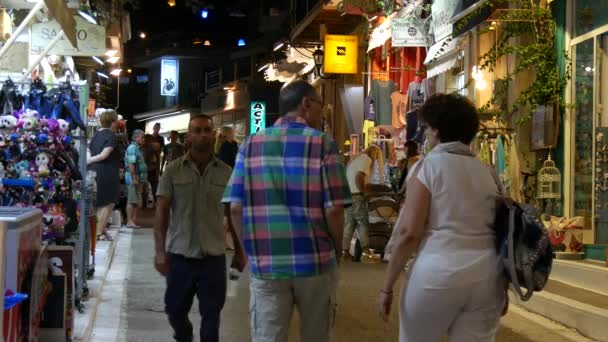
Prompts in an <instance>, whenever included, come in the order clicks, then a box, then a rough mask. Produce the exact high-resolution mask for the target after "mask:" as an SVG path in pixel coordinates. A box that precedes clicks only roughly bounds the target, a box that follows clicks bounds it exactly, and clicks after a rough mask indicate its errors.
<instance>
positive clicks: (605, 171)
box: [590, 33, 608, 243]
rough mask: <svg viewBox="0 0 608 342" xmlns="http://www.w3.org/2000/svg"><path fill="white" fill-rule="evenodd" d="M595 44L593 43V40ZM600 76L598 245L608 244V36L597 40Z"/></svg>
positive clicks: (597, 73) (595, 71) (597, 74)
mask: <svg viewBox="0 0 608 342" xmlns="http://www.w3.org/2000/svg"><path fill="white" fill-rule="evenodd" d="M590 41H591V42H593V40H590ZM596 53H597V56H596V57H597V58H596V59H595V60H596V63H597V64H596V65H595V66H592V68H591V72H592V73H593V74H595V77H596V81H597V82H596V90H595V91H596V101H595V106H596V107H595V112H596V113H597V128H596V132H595V144H596V145H595V168H596V172H595V227H596V243H608V101H607V100H606V99H607V98H608V33H604V34H602V35H599V36H598V37H597V51H596Z"/></svg>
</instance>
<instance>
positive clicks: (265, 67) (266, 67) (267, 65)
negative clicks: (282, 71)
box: [258, 63, 270, 72]
mask: <svg viewBox="0 0 608 342" xmlns="http://www.w3.org/2000/svg"><path fill="white" fill-rule="evenodd" d="M269 67H270V63H266V64H264V65H262V66H261V67H260V68H259V69H258V72H262V71H264V70H266V69H268V68H269Z"/></svg>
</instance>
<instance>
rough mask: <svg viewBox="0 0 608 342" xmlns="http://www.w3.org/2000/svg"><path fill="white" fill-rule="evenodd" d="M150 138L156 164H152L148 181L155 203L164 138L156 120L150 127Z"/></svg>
mask: <svg viewBox="0 0 608 342" xmlns="http://www.w3.org/2000/svg"><path fill="white" fill-rule="evenodd" d="M152 138H153V139H154V144H153V146H154V152H156V157H155V160H156V164H155V165H154V166H153V168H152V169H151V170H148V171H149V172H150V175H149V176H148V181H149V182H150V186H151V187H152V190H151V191H152V197H153V198H154V202H155V203H156V190H157V189H158V180H159V178H160V172H161V168H160V162H161V153H162V152H163V151H164V150H165V138H164V137H163V136H162V135H160V122H157V123H155V124H154V126H153V127H152Z"/></svg>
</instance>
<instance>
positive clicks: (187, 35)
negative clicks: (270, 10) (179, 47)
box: [131, 0, 285, 46]
mask: <svg viewBox="0 0 608 342" xmlns="http://www.w3.org/2000/svg"><path fill="white" fill-rule="evenodd" d="M281 2H283V3H285V1H275V0H272V1H268V0H267V1H264V3H265V4H266V5H268V4H270V3H278V4H279V5H282V4H281ZM201 3H202V1H201ZM140 4H141V6H140V10H134V11H132V12H131V13H132V15H131V24H132V29H133V41H132V42H131V44H132V45H139V44H142V43H145V44H158V43H159V40H160V41H162V40H163V39H164V34H166V33H167V32H179V33H180V35H181V36H182V37H184V39H192V40H193V39H194V38H199V39H202V40H205V39H210V40H212V42H213V43H214V45H216V46H222V45H223V46H231V45H234V44H235V42H236V40H237V39H238V38H240V37H244V38H254V37H255V36H256V33H257V32H251V31H253V30H251V29H250V28H249V21H250V20H254V19H255V18H253V17H252V16H251V15H249V16H248V17H245V18H234V17H231V16H229V13H230V12H231V11H233V10H235V9H238V10H241V11H243V12H245V13H249V14H251V9H256V8H259V7H258V6H260V1H253V0H251V1H247V0H216V1H206V2H205V4H206V5H207V6H208V5H212V6H213V7H214V9H212V10H210V11H209V17H208V18H207V19H206V20H203V19H202V18H201V16H200V10H196V12H195V13H194V12H193V9H192V8H191V7H186V6H185V0H178V1H177V6H176V7H169V6H168V5H167V0H142V1H140ZM253 13H254V14H255V13H256V11H255V10H254V11H253ZM142 31H143V32H146V34H147V35H148V38H147V39H146V41H147V42H141V40H140V39H139V38H138V36H139V33H140V32H142Z"/></svg>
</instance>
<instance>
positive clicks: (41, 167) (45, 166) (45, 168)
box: [36, 152, 51, 177]
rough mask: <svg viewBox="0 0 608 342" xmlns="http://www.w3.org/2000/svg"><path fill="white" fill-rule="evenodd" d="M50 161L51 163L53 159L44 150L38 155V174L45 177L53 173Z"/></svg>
mask: <svg viewBox="0 0 608 342" xmlns="http://www.w3.org/2000/svg"><path fill="white" fill-rule="evenodd" d="M50 163H51V160H50V158H49V156H48V154H46V153H44V152H42V153H39V154H38V155H37V156H36V166H37V167H38V176H40V177H44V176H48V175H49V174H50V173H51V171H50V169H49V164H50Z"/></svg>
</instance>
